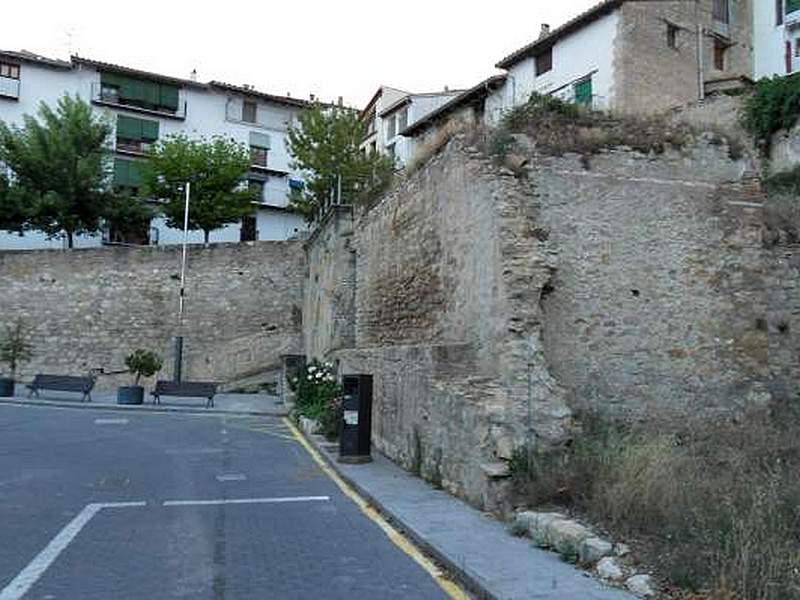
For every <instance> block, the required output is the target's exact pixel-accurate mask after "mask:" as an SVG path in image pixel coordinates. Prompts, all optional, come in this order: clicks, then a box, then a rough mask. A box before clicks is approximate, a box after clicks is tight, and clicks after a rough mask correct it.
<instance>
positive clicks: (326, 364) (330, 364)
mask: <svg viewBox="0 0 800 600" xmlns="http://www.w3.org/2000/svg"><path fill="white" fill-rule="evenodd" d="M325 366H326V367H327V368H329V369H332V368H333V363H329V362H326V363H325Z"/></svg>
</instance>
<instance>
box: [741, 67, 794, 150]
mask: <svg viewBox="0 0 800 600" xmlns="http://www.w3.org/2000/svg"><path fill="white" fill-rule="evenodd" d="M798 116H800V77H797V76H788V77H786V76H785V77H781V76H775V77H773V78H771V79H770V78H764V79H761V80H759V81H758V82H757V83H756V84H755V87H754V89H753V93H752V94H751V95H750V96H749V97H748V98H747V99H746V100H745V102H744V111H743V114H742V125H743V126H744V128H745V129H747V131H749V132H750V134H751V135H752V136H753V140H754V141H755V143H756V146H758V147H759V148H760V149H761V151H762V152H763V153H764V154H767V153H768V152H769V148H770V140H771V139H772V136H773V135H774V134H775V133H777V132H778V131H780V130H782V129H791V128H792V127H794V125H795V124H796V123H797V118H798Z"/></svg>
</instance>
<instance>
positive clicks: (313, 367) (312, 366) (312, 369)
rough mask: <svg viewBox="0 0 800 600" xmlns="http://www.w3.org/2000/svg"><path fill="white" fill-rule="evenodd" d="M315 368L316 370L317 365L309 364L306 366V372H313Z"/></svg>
mask: <svg viewBox="0 0 800 600" xmlns="http://www.w3.org/2000/svg"><path fill="white" fill-rule="evenodd" d="M316 370H317V367H315V366H314V365H311V366H310V367H308V372H309V373H313V372H314V371H316Z"/></svg>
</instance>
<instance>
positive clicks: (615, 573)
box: [595, 556, 625, 581]
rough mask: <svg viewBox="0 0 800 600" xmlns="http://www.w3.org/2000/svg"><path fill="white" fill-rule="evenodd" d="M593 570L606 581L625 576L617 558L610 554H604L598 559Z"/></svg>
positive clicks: (616, 579) (617, 579)
mask: <svg viewBox="0 0 800 600" xmlns="http://www.w3.org/2000/svg"><path fill="white" fill-rule="evenodd" d="M595 572H596V573H597V574H598V575H599V576H600V578H601V579H605V580H608V581H619V580H620V579H622V578H623V577H624V576H625V573H624V571H623V570H622V567H620V566H619V563H618V562H617V560H616V559H615V558H613V557H611V556H605V557H603V558H601V559H600V562H598V563H597V566H596V567H595Z"/></svg>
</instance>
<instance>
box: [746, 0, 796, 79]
mask: <svg viewBox="0 0 800 600" xmlns="http://www.w3.org/2000/svg"><path fill="white" fill-rule="evenodd" d="M753 39H754V46H755V50H754V60H753V62H754V70H755V77H756V79H760V78H762V77H772V76H774V75H789V74H792V73H797V72H798V71H800V0H760V1H757V2H756V3H755V5H754V11H753Z"/></svg>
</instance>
